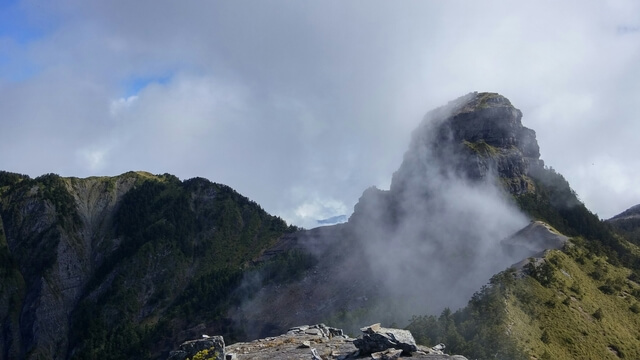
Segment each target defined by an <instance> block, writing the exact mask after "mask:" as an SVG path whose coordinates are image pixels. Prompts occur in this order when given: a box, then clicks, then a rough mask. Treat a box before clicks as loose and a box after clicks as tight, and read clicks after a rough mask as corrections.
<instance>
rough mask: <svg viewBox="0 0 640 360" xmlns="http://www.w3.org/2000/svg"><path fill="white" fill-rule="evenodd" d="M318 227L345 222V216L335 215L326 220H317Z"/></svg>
mask: <svg viewBox="0 0 640 360" xmlns="http://www.w3.org/2000/svg"><path fill="white" fill-rule="evenodd" d="M317 222H318V225H335V224H342V223H343V222H347V215H336V216H332V217H330V218H327V219H322V220H317Z"/></svg>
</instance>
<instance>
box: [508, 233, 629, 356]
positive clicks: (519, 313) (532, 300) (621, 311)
mask: <svg viewBox="0 0 640 360" xmlns="http://www.w3.org/2000/svg"><path fill="white" fill-rule="evenodd" d="M544 266H547V267H549V270H548V271H550V273H551V274H552V276H551V280H550V281H542V283H541V282H539V281H538V280H536V279H534V277H532V276H524V277H523V278H521V279H519V280H518V281H517V282H516V286H515V288H514V290H513V293H512V294H511V296H507V297H506V300H507V301H506V304H507V306H506V311H507V312H508V322H507V324H506V325H507V328H508V329H509V331H510V333H511V335H512V336H513V337H514V338H515V339H516V340H517V342H518V344H519V345H520V346H521V347H522V348H523V349H524V350H525V351H526V352H527V353H529V354H530V355H532V357H534V358H538V359H542V358H547V359H617V358H626V359H638V358H640V314H638V313H637V312H638V311H639V310H640V309H638V295H639V294H640V286H638V284H636V283H635V282H632V281H630V280H629V279H628V277H629V275H630V274H631V270H629V269H627V268H624V267H619V266H613V265H611V264H609V263H608V262H607V261H606V259H605V258H603V257H599V256H594V255H592V253H591V252H589V251H588V250H587V249H585V248H583V247H581V246H573V247H571V248H570V249H569V250H568V251H567V253H564V252H562V251H558V250H553V251H549V252H548V253H547V254H546V256H545V263H544V264H541V265H540V267H544ZM634 294H635V296H634Z"/></svg>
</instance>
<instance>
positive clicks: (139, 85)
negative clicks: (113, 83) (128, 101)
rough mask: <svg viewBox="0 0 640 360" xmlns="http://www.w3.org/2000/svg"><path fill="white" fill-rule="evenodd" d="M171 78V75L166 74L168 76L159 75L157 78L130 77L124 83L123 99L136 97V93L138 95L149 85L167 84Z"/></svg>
mask: <svg viewBox="0 0 640 360" xmlns="http://www.w3.org/2000/svg"><path fill="white" fill-rule="evenodd" d="M172 77H173V73H168V74H165V75H159V76H139V77H132V78H130V79H129V80H127V81H125V85H124V88H125V89H124V97H130V96H134V95H138V93H140V91H142V89H144V88H146V87H147V86H149V85H151V84H160V85H165V84H168V83H169V82H170V81H171V78H172Z"/></svg>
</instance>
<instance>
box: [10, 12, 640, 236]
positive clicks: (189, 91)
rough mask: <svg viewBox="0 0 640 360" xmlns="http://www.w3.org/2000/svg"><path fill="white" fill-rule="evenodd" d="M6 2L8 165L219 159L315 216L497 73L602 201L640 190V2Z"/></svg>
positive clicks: (558, 157)
mask: <svg viewBox="0 0 640 360" xmlns="http://www.w3.org/2000/svg"><path fill="white" fill-rule="evenodd" d="M566 14H571V16H570V17H567V16H566ZM0 16H1V19H0V20H2V21H0V54H1V55H0V109H2V112H3V116H2V119H0V122H1V123H0V124H1V126H2V135H1V136H2V141H0V169H3V170H8V171H15V172H21V173H27V174H29V175H31V176H38V175H41V174H43V173H48V172H55V173H59V174H61V175H63V176H81V177H83V176H91V175H116V174H120V173H123V172H126V171H129V170H147V171H150V172H152V173H165V172H168V173H173V174H176V175H177V176H179V177H180V178H182V179H186V178H190V177H194V176H202V177H206V178H208V179H210V180H212V181H216V182H221V183H225V184H228V185H230V186H232V187H233V188H235V189H237V190H238V191H239V192H241V193H242V194H244V195H246V196H248V197H250V198H251V199H253V200H255V201H256V202H258V203H259V204H261V205H262V206H263V207H264V208H265V209H266V210H268V211H269V212H271V213H274V214H277V215H280V216H283V217H284V218H285V219H287V220H288V221H289V222H293V223H295V224H297V225H302V226H306V227H312V226H315V225H316V223H315V221H316V220H318V219H324V218H329V217H331V216H335V215H340V214H349V213H350V212H351V211H352V208H353V205H354V204H355V203H356V202H357V199H358V197H359V196H360V193H361V191H362V189H364V188H366V187H368V186H371V185H376V186H378V187H380V188H388V187H389V184H390V180H391V178H390V174H391V173H392V172H393V171H394V170H395V169H396V168H397V166H398V164H399V163H400V161H401V159H402V153H403V151H404V149H405V148H406V144H407V142H408V139H409V133H410V131H411V129H412V128H414V127H415V125H416V122H417V119H420V118H421V116H422V114H423V113H424V112H425V111H426V110H428V109H430V108H433V107H435V106H437V105H439V104H442V103H444V102H446V101H447V100H449V99H452V98H455V97H457V96H460V95H461V94H465V93H468V92H469V91H473V90H478V91H484V90H487V91H497V92H500V93H502V94H504V95H506V96H507V97H509V98H510V99H511V100H512V101H513V102H514V103H516V104H518V107H519V108H520V109H521V110H522V111H523V112H524V114H525V117H526V118H527V123H528V126H529V127H531V128H533V129H535V130H536V131H537V132H538V139H539V141H540V144H541V148H542V151H543V157H544V158H545V159H546V161H547V163H548V164H549V165H551V166H553V167H554V168H555V169H557V170H558V171H559V172H560V173H562V174H563V175H564V176H565V177H566V178H567V179H568V180H569V182H570V183H571V184H572V186H573V187H574V188H575V190H576V192H577V193H578V194H579V195H580V197H581V199H582V200H583V201H585V203H586V205H587V206H588V207H589V208H590V209H591V210H593V211H595V212H597V213H598V214H599V215H600V216H601V217H605V218H606V217H610V216H612V215H615V214H616V213H619V212H620V211H622V210H624V209H626V208H628V207H630V206H632V205H635V204H637V203H640V189H638V187H637V186H635V183H636V179H638V178H639V177H640V173H639V172H638V171H640V170H638V169H640V163H639V161H640V160H638V159H637V157H636V156H635V154H636V153H637V150H638V146H639V145H638V142H637V141H636V139H635V137H636V135H635V134H637V133H640V128H639V127H640V125H639V124H640V122H638V121H636V120H637V119H636V118H637V114H636V111H635V106H636V102H637V99H638V98H639V97H640V85H639V84H640V69H639V68H638V66H637V63H638V61H639V60H640V47H639V46H638V45H637V44H638V43H639V42H640V41H639V40H640V31H639V30H638V29H640V4H638V2H636V1H612V2H608V3H607V4H601V3H586V4H585V3H584V2H578V1H568V2H562V3H557V2H551V1H548V2H546V1H545V2H538V1H536V2H533V1H532V2H519V3H517V4H513V3H511V2H506V1H488V2H482V3H469V2H458V1H448V2H446V3H437V2H421V1H407V2H403V3H402V4H395V3H388V2H382V1H371V2H367V4H366V6H363V5H362V3H359V2H345V1H322V2H320V1H317V2H311V1H309V2H286V1H274V2H269V3H264V2H259V1H234V2H233V3H217V2H212V3H174V2H169V1H154V2H150V1H139V2H135V3H132V2H125V1H95V2H91V3H87V2H79V1H74V0H66V1H61V2H56V3H55V5H53V4H40V3H35V2H29V1H9V2H4V3H3V4H2V5H0Z"/></svg>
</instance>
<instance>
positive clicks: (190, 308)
mask: <svg viewBox="0 0 640 360" xmlns="http://www.w3.org/2000/svg"><path fill="white" fill-rule="evenodd" d="M521 120H522V112H520V110H518V109H516V108H515V107H514V106H513V105H512V104H511V102H510V101H509V100H508V99H507V98H505V97H504V96H502V95H499V94H495V93H477V92H476V93H470V94H467V95H465V96H462V97H460V98H458V99H456V100H454V101H452V102H450V103H449V104H447V105H445V106H443V107H440V108H438V109H435V110H433V111H431V112H429V113H428V114H427V115H426V116H425V118H424V119H423V121H422V122H421V123H420V125H419V126H418V127H417V129H416V130H415V131H414V132H413V135H412V140H411V143H410V144H409V148H408V151H407V153H406V154H405V156H404V158H403V162H402V164H401V165H400V167H399V169H398V171H396V172H395V173H394V174H393V180H392V184H391V187H390V189H389V190H380V189H377V188H374V187H372V188H369V189H367V190H365V191H364V192H363V194H362V196H361V198H360V200H359V201H358V203H357V205H356V206H355V209H354V212H353V214H352V215H351V217H350V218H349V219H348V221H347V222H346V223H344V224H339V225H333V226H326V227H321V228H315V229H310V230H302V231H296V230H299V229H297V228H295V227H292V226H288V225H287V224H286V223H284V221H282V220H281V219H279V218H277V217H274V216H271V215H269V214H267V213H266V212H265V211H264V210H263V209H262V208H261V207H260V206H259V205H258V204H256V203H254V202H252V201H251V200H249V199H247V198H246V197H244V196H242V195H240V194H238V193H237V192H235V191H234V190H233V189H231V188H230V187H228V186H226V185H221V184H216V183H212V182H210V181H208V180H206V179H202V178H193V179H188V180H184V181H180V180H179V179H178V178H177V177H175V176H173V175H170V174H163V175H152V174H149V173H146V172H128V173H125V174H122V175H120V176H116V177H90V178H86V179H79V178H62V177H59V176H57V175H55V174H47V175H43V176H40V177H37V178H34V179H31V178H30V177H28V176H26V175H20V174H12V173H7V172H0V260H1V261H0V280H1V281H0V320H1V321H2V329H3V330H2V332H1V333H0V358H1V359H11V358H28V359H37V358H42V357H44V358H56V359H97V358H101V359H123V358H139V359H147V358H160V357H163V356H165V355H166V354H168V351H169V350H170V349H172V348H175V345H176V344H178V343H180V342H182V341H184V340H187V339H190V338H194V337H198V336H200V335H201V334H202V333H209V334H220V335H224V336H225V338H228V339H231V340H232V341H233V340H248V339H256V338H259V337H263V336H265V335H277V334H280V333H281V332H282V331H283V330H286V329H288V328H289V327H291V326H296V325H299V324H301V323H321V322H324V323H330V324H334V325H336V326H339V327H342V328H345V330H346V331H347V332H349V331H352V330H353V328H354V326H358V325H361V324H363V323H375V322H382V323H385V324H392V323H396V324H398V326H408V327H409V328H410V329H411V331H412V332H413V334H414V335H415V336H416V338H417V339H418V341H419V342H423V343H425V345H431V346H433V345H435V344H437V343H439V342H444V343H446V344H447V347H448V348H449V349H451V351H452V352H454V353H459V354H463V355H465V356H468V357H469V358H489V357H495V356H498V357H501V358H506V359H512V360H513V359H519V358H526V356H533V357H535V358H537V359H551V358H555V359H565V358H572V357H575V356H579V357H581V358H613V359H616V358H622V357H626V358H629V357H632V358H633V357H635V356H640V354H638V352H637V351H636V349H638V348H640V344H639V342H640V341H639V340H637V339H640V333H637V331H636V332H634V331H635V330H633V329H635V328H640V318H639V316H640V315H638V313H640V305H638V300H640V285H638V283H639V282H640V260H639V259H640V250H639V249H638V247H637V246H636V245H634V244H633V240H632V239H633V238H632V237H631V235H630V234H633V232H634V231H640V230H638V229H640V225H636V224H630V225H629V228H628V229H627V230H625V231H626V232H625V231H622V230H620V228H616V224H615V222H612V221H611V220H610V221H609V222H607V223H604V222H602V221H601V220H600V219H599V218H598V217H597V216H596V215H594V214H593V213H591V212H590V211H589V210H588V209H587V208H586V207H585V206H584V204H582V203H581V202H580V201H579V199H578V198H577V196H576V194H575V192H574V191H573V190H572V189H571V187H570V185H569V183H568V182H567V181H566V180H565V179H564V178H563V177H562V175H560V174H558V173H557V172H555V171H554V170H553V169H552V168H547V167H546V166H545V164H544V162H543V161H542V160H541V159H540V153H539V147H538V145H537V140H536V134H535V131H533V130H531V129H528V128H526V127H524V126H523V125H522V121H521ZM623 214H624V213H623ZM531 220H535V221H534V222H533V223H532V222H531ZM523 229H524V230H523ZM526 229H529V230H526ZM514 234H518V235H517V236H515V237H514ZM516 238H517V239H516ZM505 239H506V240H505ZM628 240H631V242H629V241H628ZM549 247H553V248H555V249H551V250H550V249H549ZM523 259H524V260H523ZM518 262H519V264H520V265H519V270H516V269H508V268H510V266H511V265H512V264H515V263H518ZM505 269H507V270H505ZM576 279H580V281H577V280H576ZM469 299H471V300H469ZM599 303H602V304H607V305H606V306H601V307H600V308H598V307H596V305H597V304H599ZM458 308H459V310H457V311H456V309H458ZM452 309H453V311H452ZM419 314H423V315H419ZM438 314H439V315H438ZM415 315H419V316H415ZM553 318H562V319H564V321H566V322H567V323H571V324H573V325H572V328H571V329H563V328H562V327H561V326H558V325H557V324H554V323H553V321H549V320H548V319H553ZM636 325H637V326H636ZM392 327H396V326H392ZM581 331H583V332H585V333H581ZM607 331H609V332H610V333H611V334H615V336H613V335H608V333H607ZM634 339H635V340H634ZM585 341H588V343H585ZM525 354H528V355H525Z"/></svg>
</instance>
